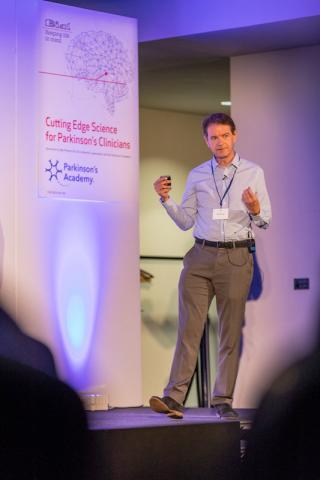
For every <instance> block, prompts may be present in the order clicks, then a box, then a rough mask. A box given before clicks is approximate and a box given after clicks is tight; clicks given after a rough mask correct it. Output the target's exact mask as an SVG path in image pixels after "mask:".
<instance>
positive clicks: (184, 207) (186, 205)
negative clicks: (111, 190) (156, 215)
mask: <svg viewBox="0 0 320 480" xmlns="http://www.w3.org/2000/svg"><path fill="white" fill-rule="evenodd" d="M192 176H193V175H192V172H190V173H189V176H188V179H187V183H186V189H185V191H184V194H183V197H182V202H181V204H180V205H178V204H177V203H176V202H175V201H174V200H173V198H171V197H170V198H168V200H167V201H166V202H162V201H161V204H162V205H163V206H164V208H165V209H166V211H167V213H168V215H169V216H170V217H171V218H172V220H173V221H174V222H175V224H176V225H177V226H178V227H179V228H181V230H189V229H190V228H191V227H193V226H194V223H195V218H196V214H197V196H196V191H195V183H194V181H193V179H192Z"/></svg>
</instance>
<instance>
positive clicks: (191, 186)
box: [162, 154, 271, 242]
mask: <svg viewBox="0 0 320 480" xmlns="http://www.w3.org/2000/svg"><path fill="white" fill-rule="evenodd" d="M213 175H214V177H213ZM232 178H233V181H232V184H231V187H230V189H229V190H228V192H227V194H226V195H225V196H224V198H223V202H222V205H221V206H220V201H221V198H222V197H223V195H224V193H225V192H226V190H227V189H228V185H229V184H230V182H231V180H232ZM248 187H251V189H252V190H253V192H254V193H256V195H257V196H258V199H259V202H260V213H259V215H255V216H253V215H250V214H249V212H248V210H247V207H246V206H245V204H244V203H243V201H242V193H243V191H244V190H245V189H246V188H248ZM162 205H163V206H164V208H165V209H166V211H167V213H168V214H169V215H170V217H171V218H172V220H173V221H174V222H175V223H176V224H177V225H178V227H180V228H181V229H182V230H188V229H189V228H191V227H194V230H193V235H194V236H195V237H198V238H201V239H205V240H211V241H222V242H226V241H230V240H245V239H247V238H249V237H252V238H254V233H253V231H252V223H254V224H255V225H256V226H257V227H260V228H267V227H268V226H269V224H270V220H271V205H270V199H269V195H268V191H267V187H266V183H265V179H264V173H263V170H262V168H261V167H260V166H258V165H256V164H255V163H253V162H250V161H248V160H245V159H244V158H240V157H239V155H238V154H236V155H235V157H234V159H233V161H232V163H231V164H230V165H229V166H228V167H227V168H223V167H219V166H218V164H217V162H216V160H215V158H214V157H213V158H212V159H211V160H208V161H207V162H204V163H202V164H201V165H199V166H197V167H196V168H194V169H193V170H191V172H190V173H189V175H188V179H187V184H186V189H185V192H184V194H183V198H182V202H181V204H180V205H178V204H177V203H176V202H175V201H174V200H173V199H172V198H171V197H170V198H169V199H168V200H167V201H166V202H162ZM219 208H228V209H229V216H228V219H227V220H220V219H219V220H214V219H213V210H214V209H219Z"/></svg>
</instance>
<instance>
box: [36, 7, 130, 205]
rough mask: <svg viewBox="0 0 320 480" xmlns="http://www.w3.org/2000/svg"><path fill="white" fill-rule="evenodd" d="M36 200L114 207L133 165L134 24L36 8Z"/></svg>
mask: <svg viewBox="0 0 320 480" xmlns="http://www.w3.org/2000/svg"><path fill="white" fill-rule="evenodd" d="M40 25H41V30H40V39H39V45H40V51H39V53H40V55H39V69H38V78H39V89H38V91H39V128H38V131H39V159H38V166H39V171H38V179H39V181H38V187H39V188H38V193H39V196H40V197H55V198H57V197H58V198H68V199H81V200H94V201H119V200H120V199H121V200H123V199H124V195H125V194H124V193H123V190H124V189H127V188H128V187H129V185H128V183H130V175H131V173H132V172H134V168H133V164H135V163H136V162H137V160H138V84H137V28H136V20H135V19H131V18H126V17H118V16H117V15H111V14H107V13H103V12H97V11H91V10H84V9H79V8H74V7H70V6H66V5H59V4H56V3H50V2H47V1H43V2H41V21H40Z"/></svg>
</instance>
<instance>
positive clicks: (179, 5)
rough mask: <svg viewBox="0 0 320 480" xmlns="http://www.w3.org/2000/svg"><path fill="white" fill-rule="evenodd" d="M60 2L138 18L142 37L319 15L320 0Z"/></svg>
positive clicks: (98, 0)
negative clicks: (268, 0)
mask: <svg viewBox="0 0 320 480" xmlns="http://www.w3.org/2000/svg"><path fill="white" fill-rule="evenodd" d="M58 1H59V2H60V3H68V4H70V5H72V4H73V5H79V6H84V7H86V8H96V9H101V10H105V9H107V11H108V12H110V13H116V14H119V15H126V16H131V17H135V18H138V21H139V41H140V42H146V41H150V40H157V39H161V38H170V37H179V36H183V35H193V34H198V33H205V32H214V31H218V30H227V29H232V28H239V27H246V26H249V25H261V24H266V23H272V22H280V21H283V20H291V19H295V18H300V17H309V16H314V15H320V5H319V2H318V0H305V1H304V2H301V1H300V0H291V1H290V2H264V3H263V4H261V2H254V1H252V0H240V1H239V0H230V1H229V2H228V5H227V7H226V4H225V3H224V2H215V3H214V4H212V1H210V0H198V1H197V2H195V1H192V2H185V1H184V0H174V1H172V0H163V1H162V2H149V1H147V0H135V1H134V2H133V1H132V0H123V1H121V2H119V1H117V0H108V2H105V0H93V1H90V2H89V1H88V0H58ZM155 19H156V21H155Z"/></svg>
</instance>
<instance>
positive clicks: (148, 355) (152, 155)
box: [140, 108, 216, 405]
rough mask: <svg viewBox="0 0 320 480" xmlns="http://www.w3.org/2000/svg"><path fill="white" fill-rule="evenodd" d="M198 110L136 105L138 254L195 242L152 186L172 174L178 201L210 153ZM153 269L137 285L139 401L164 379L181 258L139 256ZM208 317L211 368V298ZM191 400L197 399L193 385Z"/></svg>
mask: <svg viewBox="0 0 320 480" xmlns="http://www.w3.org/2000/svg"><path fill="white" fill-rule="evenodd" d="M201 121H202V116H200V115H193V114H184V113H175V112H167V111H162V110H153V109H145V108H142V109H141V110H140V132H141V137H140V142H141V143H140V148H141V172H140V185H141V187H140V244H141V255H150V256H183V255H184V254H185V253H186V251H187V250H188V249H189V248H190V247H191V246H192V244H193V237H192V230H189V231H187V232H183V231H182V230H180V229H179V228H178V227H177V226H176V225H175V224H174V223H173V222H172V220H171V219H170V218H169V217H168V215H167V214H166V212H165V210H164V209H163V207H161V205H160V204H159V200H158V196H157V195H156V193H155V192H154V190H153V185H152V184H153V182H154V181H155V179H156V178H158V177H159V176H160V175H165V174H170V175H171V177H172V186H173V189H172V197H173V198H174V199H175V200H176V201H177V202H180V200H181V197H182V194H183V191H184V187H185V181H186V178H187V175H188V172H189V170H190V169H192V168H193V167H195V166H196V165H198V164H199V163H201V162H204V161H206V160H208V159H209V158H210V156H211V155H210V152H209V150H208V149H207V147H206V145H205V143H204V141H203V138H202V130H201ZM141 268H142V269H144V270H146V271H148V272H150V273H151V274H153V275H154V278H153V279H152V281H151V283H150V284H142V286H141V308H142V378H143V401H144V403H146V402H147V400H148V398H149V397H150V396H151V395H155V394H160V393H161V392H162V389H163V387H164V386H165V384H166V382H167V381H168V375H169V371H170V366H171V360H172V356H173V352H174V347H175V341H176V333H177V321H178V319H177V316H178V302H177V300H178V291H177V285H178V280H179V275H180V271H181V268H182V262H181V261H179V260H165V261H164V260H142V261H141ZM210 317H211V320H212V332H211V333H212V342H211V344H212V348H211V357H212V358H211V363H212V371H213V374H214V371H215V335H214V328H215V324H216V314H215V304H214V303H213V305H212V309H211V311H210ZM189 404H192V405H196V398H195V392H194V389H193V390H192V392H191V393H190V399H189Z"/></svg>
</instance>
